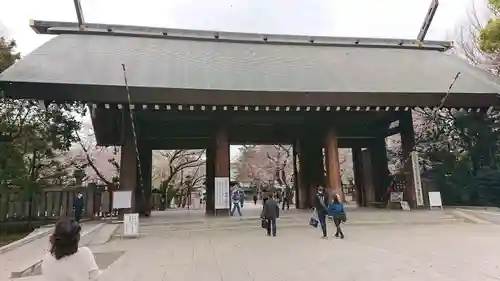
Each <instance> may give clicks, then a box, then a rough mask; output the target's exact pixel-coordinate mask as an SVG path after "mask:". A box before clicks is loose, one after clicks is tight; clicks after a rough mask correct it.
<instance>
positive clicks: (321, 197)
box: [314, 192, 330, 212]
mask: <svg viewBox="0 0 500 281" xmlns="http://www.w3.org/2000/svg"><path fill="white" fill-rule="evenodd" d="M329 201H330V200H329V199H328V194H327V193H326V192H323V193H321V194H320V193H316V196H315V198H314V207H315V208H316V211H317V212H327V211H328V205H329V204H330V202H329Z"/></svg>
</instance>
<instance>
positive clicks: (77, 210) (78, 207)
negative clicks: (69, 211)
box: [73, 193, 85, 222]
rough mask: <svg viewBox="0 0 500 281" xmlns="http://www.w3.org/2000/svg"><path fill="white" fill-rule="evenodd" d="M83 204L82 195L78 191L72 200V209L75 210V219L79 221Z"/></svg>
mask: <svg viewBox="0 0 500 281" xmlns="http://www.w3.org/2000/svg"><path fill="white" fill-rule="evenodd" d="M84 205H85V201H84V199H83V195H82V194H81V193H78V194H77V195H76V197H75V200H74V201H73V210H74V212H75V221H77V222H80V220H81V219H82V214H83V206H84Z"/></svg>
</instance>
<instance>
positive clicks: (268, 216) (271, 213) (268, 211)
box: [260, 196, 280, 236]
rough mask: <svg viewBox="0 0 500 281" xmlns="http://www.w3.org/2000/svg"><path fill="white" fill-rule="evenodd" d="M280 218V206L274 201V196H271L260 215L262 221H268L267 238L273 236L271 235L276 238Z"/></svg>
mask: <svg viewBox="0 0 500 281" xmlns="http://www.w3.org/2000/svg"><path fill="white" fill-rule="evenodd" d="M279 216H280V207H279V204H278V202H276V201H275V200H274V198H273V196H269V198H268V199H267V200H266V202H265V203H264V207H263V208H262V213H261V214H260V217H261V218H262V219H265V220H267V236H271V234H272V235H273V236H276V219H277V218H279Z"/></svg>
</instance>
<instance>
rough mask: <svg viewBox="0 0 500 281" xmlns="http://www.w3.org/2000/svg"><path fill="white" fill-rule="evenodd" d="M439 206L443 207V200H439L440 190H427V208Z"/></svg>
mask: <svg viewBox="0 0 500 281" xmlns="http://www.w3.org/2000/svg"><path fill="white" fill-rule="evenodd" d="M432 207H439V208H441V209H443V202H441V192H439V191H432V192H429V208H432Z"/></svg>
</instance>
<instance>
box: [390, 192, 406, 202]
mask: <svg viewBox="0 0 500 281" xmlns="http://www.w3.org/2000/svg"><path fill="white" fill-rule="evenodd" d="M390 200H391V202H393V203H398V202H401V201H403V192H391V199H390Z"/></svg>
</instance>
